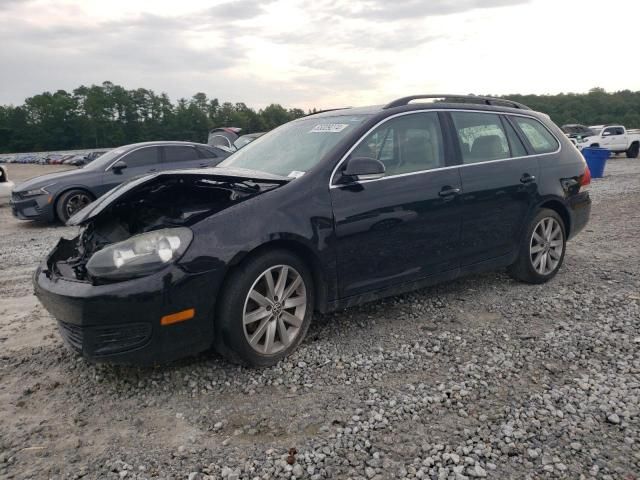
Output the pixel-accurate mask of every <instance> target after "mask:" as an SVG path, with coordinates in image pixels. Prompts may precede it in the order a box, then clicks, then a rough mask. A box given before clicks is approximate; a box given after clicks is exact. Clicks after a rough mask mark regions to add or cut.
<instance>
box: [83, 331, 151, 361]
mask: <svg viewBox="0 0 640 480" xmlns="http://www.w3.org/2000/svg"><path fill="white" fill-rule="evenodd" d="M92 334H93V335H92V336H93V341H94V350H93V352H94V354H95V355H109V354H112V353H120V352H124V351H126V350H133V349H134V348H138V347H141V346H142V345H144V344H145V343H147V341H148V340H149V338H150V337H151V325H149V324H148V323H131V324H128V325H119V326H114V327H96V328H93V329H92Z"/></svg>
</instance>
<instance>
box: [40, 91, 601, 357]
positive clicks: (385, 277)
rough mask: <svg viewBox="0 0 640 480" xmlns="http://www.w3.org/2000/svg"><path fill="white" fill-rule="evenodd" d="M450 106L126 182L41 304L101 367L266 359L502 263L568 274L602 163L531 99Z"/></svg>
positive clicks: (340, 125)
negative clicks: (330, 317) (335, 313)
mask: <svg viewBox="0 0 640 480" xmlns="http://www.w3.org/2000/svg"><path fill="white" fill-rule="evenodd" d="M432 97H433V96H414V97H407V98H402V99H398V100H396V101H394V102H391V103H389V104H388V105H386V106H377V107H366V108H349V109H342V110H334V111H330V112H324V113H318V114H315V115H311V116H307V117H305V118H300V119H298V120H294V121H292V122H290V123H287V124H285V125H283V126H281V127H279V128H276V129H275V130H272V131H271V132H269V133H267V134H266V135H264V136H263V137H261V138H260V140H258V141H256V142H253V143H250V144H249V145H247V146H246V147H244V148H242V149H241V150H238V151H237V152H235V153H234V154H233V155H231V156H230V157H229V158H227V159H226V160H225V161H224V162H222V163H221V164H220V165H219V166H217V167H214V168H206V169H202V170H181V171H173V172H164V173H155V174H153V175H148V176H144V177H141V178H137V179H135V180H132V181H130V182H128V183H126V184H123V185H121V186H120V187H117V188H115V189H114V190H112V191H111V192H109V193H108V194H107V195H105V196H103V197H102V198H101V199H99V200H97V201H96V202H94V203H93V204H92V205H89V206H88V207H86V208H85V209H83V210H81V211H80V212H78V213H77V214H76V215H74V216H73V217H72V218H71V219H70V220H69V223H70V224H74V225H80V226H81V228H80V232H79V235H78V236H77V237H76V238H74V239H71V240H66V239H61V240H60V242H59V243H58V245H57V246H56V247H55V248H54V249H53V250H52V252H51V253H50V254H49V255H48V256H47V258H46V260H45V261H44V262H43V263H42V265H41V266H40V267H39V268H38V270H37V271H36V273H35V275H34V286H35V291H36V295H37V296H38V298H39V299H40V301H41V302H42V304H43V305H44V306H45V307H46V308H47V310H48V311H49V312H50V313H51V314H52V315H53V316H54V317H55V318H57V319H58V321H59V325H60V331H61V333H62V335H63V337H64V338H65V339H66V341H67V343H68V344H69V345H71V346H72V347H73V348H74V349H75V350H76V351H78V352H81V353H82V354H83V355H84V356H85V357H87V358H90V359H94V360H101V361H111V362H126V363H155V362H166V361H169V360H172V359H175V358H178V357H181V356H185V355H193V354H195V353H198V352H201V351H203V350H206V349H207V348H209V347H210V346H212V345H214V346H215V348H216V349H217V350H218V351H219V352H221V353H222V354H224V355H225V356H227V357H228V358H230V359H232V360H236V361H240V362H243V363H246V364H250V365H262V366H264V365H272V364H274V363H276V362H278V361H279V360H280V359H282V358H283V357H284V356H286V355H287V354H289V353H290V352H291V351H292V350H294V349H295V348H296V347H297V345H298V344H300V342H301V341H302V339H303V338H304V336H305V334H306V332H307V329H308V328H309V324H310V322H311V319H312V317H313V312H314V311H315V310H318V311H321V312H327V311H331V310H335V309H340V308H345V307H348V306H351V305H356V304H358V303H362V302H366V301H370V300H374V299H377V298H381V297H384V296H388V295H394V294H398V293H401V292H406V291H409V290H412V289H416V288H419V287H422V286H425V285H430V284H434V283H437V282H442V281H446V280H452V279H454V278H457V277H459V276H461V275H465V274H469V273H476V272H481V271H486V270H491V269H497V268H507V269H508V271H509V273H510V274H511V275H512V276H513V277H514V278H516V279H518V280H520V281H524V282H528V283H543V282H547V281H549V280H551V279H552V278H553V277H554V276H555V275H556V273H557V272H558V270H559V269H560V267H561V265H562V262H563V259H564V256H565V251H566V245H567V243H566V242H567V240H568V239H571V238H572V237H573V236H575V235H576V234H577V233H578V232H580V230H582V228H583V227H584V226H585V225H586V223H587V221H588V219H589V214H590V209H591V199H590V197H589V192H588V190H587V188H588V185H589V183H590V175H589V170H588V168H587V166H586V163H585V160H584V158H583V157H582V155H580V153H579V152H578V151H577V150H576V148H574V146H573V145H572V144H571V143H570V141H569V139H568V138H567V137H566V136H565V135H564V134H563V133H562V131H561V130H560V129H559V128H558V127H557V126H556V125H554V124H553V122H552V121H551V120H550V119H549V118H548V117H547V116H546V115H544V114H540V113H536V112H534V111H532V110H530V109H529V108H527V107H526V106H524V105H521V104H518V103H513V102H508V101H505V100H498V99H487V98H479V97H453V98H451V97H446V98H444V99H439V100H438V101H437V102H435V103H434V102H433V100H434V99H433V98H432ZM437 98H439V97H437ZM423 99H424V100H425V101H423V102H419V103H416V102H415V101H416V100H423ZM458 99H460V100H462V102H461V101H458ZM523 308H526V307H523ZM401 320H402V319H401V318H400V319H398V321H401Z"/></svg>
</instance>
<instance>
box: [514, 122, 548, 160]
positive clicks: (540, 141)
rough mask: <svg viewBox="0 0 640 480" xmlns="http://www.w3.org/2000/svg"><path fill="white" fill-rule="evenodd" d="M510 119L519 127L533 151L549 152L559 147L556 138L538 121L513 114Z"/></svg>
mask: <svg viewBox="0 0 640 480" xmlns="http://www.w3.org/2000/svg"><path fill="white" fill-rule="evenodd" d="M511 119H512V120H513V121H515V123H516V124H517V125H518V126H519V127H520V130H522V133H524V136H525V137H527V140H529V143H530V144H531V147H532V148H533V151H534V152H535V153H551V152H555V151H556V150H557V149H558V148H559V147H560V145H559V144H558V140H556V138H555V137H554V136H553V135H552V134H551V132H550V131H549V130H547V127H545V126H544V125H542V123H540V122H539V121H537V120H534V119H533V118H526V117H515V116H512V117H511Z"/></svg>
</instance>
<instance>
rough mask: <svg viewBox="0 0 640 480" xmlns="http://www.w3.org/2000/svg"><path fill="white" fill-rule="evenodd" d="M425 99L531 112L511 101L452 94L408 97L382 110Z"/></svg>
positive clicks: (520, 104)
mask: <svg viewBox="0 0 640 480" xmlns="http://www.w3.org/2000/svg"><path fill="white" fill-rule="evenodd" d="M427 98H442V99H444V100H446V101H447V102H449V103H477V104H480V105H498V106H500V105H501V106H504V107H511V108H521V109H522V110H531V108H529V107H527V106H526V105H524V104H522V103H518V102H514V101H512V100H506V99H504V98H493V97H479V96H477V95H453V94H443V95H436V94H432V95H411V96H408V97H402V98H398V99H397V100H394V101H393V102H391V103H388V104H386V105H385V106H384V109H388V108H394V107H402V106H404V105H408V104H409V102H411V101H412V100H421V99H427ZM455 100H473V102H456V101H455Z"/></svg>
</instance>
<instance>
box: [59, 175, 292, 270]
mask: <svg viewBox="0 0 640 480" xmlns="http://www.w3.org/2000/svg"><path fill="white" fill-rule="evenodd" d="M283 183H284V182H280V181H271V180H254V179H248V178H238V179H233V180H230V179H229V178H228V177H222V178H216V177H215V176H211V175H194V174H192V173H188V174H173V175H161V176H158V177H155V178H153V179H152V180H151V181H149V182H147V183H144V184H142V185H140V186H138V187H136V188H134V189H132V190H130V191H126V192H125V193H123V194H122V195H121V196H119V197H117V198H115V199H114V200H113V201H112V202H111V203H110V204H109V205H108V206H107V207H106V208H104V209H103V210H102V211H100V213H99V214H98V215H96V216H94V217H92V218H90V219H88V220H87V221H84V222H82V223H81V224H80V225H81V230H80V234H79V235H78V236H77V237H75V238H74V239H72V240H66V239H60V242H59V243H58V246H57V247H56V248H55V249H54V250H53V252H52V254H51V256H50V257H49V258H48V259H47V267H48V269H47V270H48V272H47V274H48V275H49V276H50V277H55V276H62V277H65V278H67V279H71V280H77V281H88V282H94V281H95V279H93V278H91V275H90V274H89V273H88V271H87V268H86V264H87V262H88V261H89V259H90V258H91V257H92V256H93V255H94V254H95V253H96V252H98V251H100V250H102V249H103V248H105V247H107V246H109V245H112V244H114V243H118V242H122V241H124V240H127V239H129V238H130V237H133V236H135V235H139V234H142V233H146V232H151V231H154V230H160V229H166V228H174V227H188V226H190V225H193V224H194V223H196V222H198V221H200V220H202V219H204V218H206V217H209V216H211V215H214V214H216V213H217V212H219V211H221V210H224V209H225V208H228V207H230V206H232V205H235V204H237V203H240V202H242V201H244V200H246V199H249V198H251V197H254V196H256V195H258V194H261V193H264V192H267V191H269V190H272V189H274V188H277V187H278V186H280V185H282V184H283Z"/></svg>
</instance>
